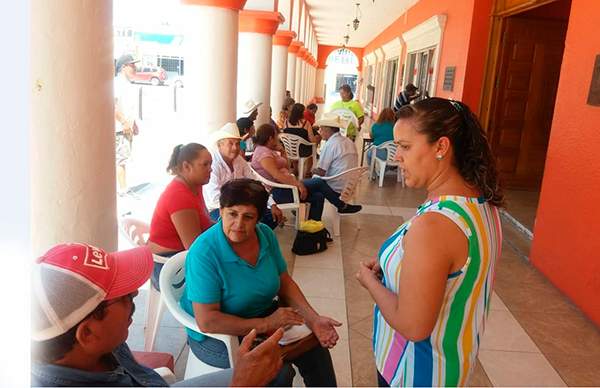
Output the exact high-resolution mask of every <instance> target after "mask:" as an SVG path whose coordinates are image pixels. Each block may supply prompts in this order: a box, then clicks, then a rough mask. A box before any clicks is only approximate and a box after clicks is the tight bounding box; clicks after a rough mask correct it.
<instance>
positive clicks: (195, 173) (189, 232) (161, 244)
mask: <svg viewBox="0 0 600 388" xmlns="http://www.w3.org/2000/svg"><path fill="white" fill-rule="evenodd" d="M211 163H212V158H211V156H210V152H208V150H207V149H206V147H204V146H203V145H201V144H197V143H189V144H187V145H183V144H180V145H178V146H176V147H175V148H174V149H173V153H172V154H171V159H170V160H169V165H168V167H167V172H168V173H170V174H172V175H175V178H173V180H172V181H171V183H169V184H168V185H167V187H166V188H165V191H164V192H163V193H162V194H161V195H160V198H159V199H158V202H157V203H156V208H155V209H154V214H153V215H152V221H151V222H150V236H149V237H148V248H150V250H151V251H152V253H154V254H157V255H160V256H164V257H171V256H173V255H174V254H176V253H177V252H181V251H184V250H186V249H190V247H191V246H192V243H193V242H194V241H195V240H196V238H197V237H198V236H199V235H200V234H201V233H202V232H204V231H206V230H207V229H208V228H210V227H211V226H212V224H213V222H212V221H211V220H210V218H209V215H208V210H207V209H206V205H205V204H204V197H203V196H202V186H203V185H205V184H207V183H208V181H209V180H210V173H211V171H212V170H211ZM162 267H163V264H161V263H154V273H153V274H152V285H153V286H154V288H156V289H157V290H159V291H160V289H159V286H158V276H159V274H160V270H161V269H162Z"/></svg>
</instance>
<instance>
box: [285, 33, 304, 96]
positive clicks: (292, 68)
mask: <svg viewBox="0 0 600 388" xmlns="http://www.w3.org/2000/svg"><path fill="white" fill-rule="evenodd" d="M303 45H304V43H303V42H300V41H297V40H294V41H292V43H291V44H290V47H289V48H288V69H287V82H286V85H287V90H289V91H290V94H291V96H292V97H293V96H295V95H296V62H297V61H296V58H297V55H298V51H299V50H300V48H301V47H302V46H303Z"/></svg>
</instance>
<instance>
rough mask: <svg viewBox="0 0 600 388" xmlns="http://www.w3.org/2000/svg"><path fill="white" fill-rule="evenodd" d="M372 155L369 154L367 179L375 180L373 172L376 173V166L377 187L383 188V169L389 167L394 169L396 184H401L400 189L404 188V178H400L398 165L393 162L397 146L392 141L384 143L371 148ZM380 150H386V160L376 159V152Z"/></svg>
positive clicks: (400, 173) (400, 172)
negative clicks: (369, 169) (369, 162)
mask: <svg viewBox="0 0 600 388" xmlns="http://www.w3.org/2000/svg"><path fill="white" fill-rule="evenodd" d="M371 149H372V151H371V152H372V153H371V166H370V167H371V171H370V172H369V179H375V171H377V168H375V164H377V166H378V167H379V187H383V177H384V175H385V167H386V166H389V167H396V168H397V170H396V180H397V181H398V182H402V187H405V185H404V178H403V177H402V171H401V168H400V163H399V162H396V161H394V155H396V151H397V150H398V145H397V144H395V143H394V142H393V141H391V140H390V141H386V142H385V143H383V144H380V145H378V146H372V147H371ZM381 149H385V150H387V158H386V159H385V160H383V159H380V158H378V157H377V150H381Z"/></svg>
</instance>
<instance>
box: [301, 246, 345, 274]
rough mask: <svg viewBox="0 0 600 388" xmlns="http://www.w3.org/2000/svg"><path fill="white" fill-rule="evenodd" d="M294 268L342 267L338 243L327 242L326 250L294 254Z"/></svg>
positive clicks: (340, 250) (340, 249)
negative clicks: (308, 253) (310, 253)
mask: <svg viewBox="0 0 600 388" xmlns="http://www.w3.org/2000/svg"><path fill="white" fill-rule="evenodd" d="M294 263H295V266H296V268H323V269H342V267H343V265H342V264H343V263H342V247H341V245H340V244H335V243H331V244H329V243H328V244H327V250H325V251H323V252H319V253H315V254H314V255H306V256H296V257H295V260H294Z"/></svg>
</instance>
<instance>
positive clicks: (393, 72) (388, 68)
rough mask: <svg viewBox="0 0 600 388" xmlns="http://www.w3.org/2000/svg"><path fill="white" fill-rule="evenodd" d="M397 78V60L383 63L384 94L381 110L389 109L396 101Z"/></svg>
mask: <svg viewBox="0 0 600 388" xmlns="http://www.w3.org/2000/svg"><path fill="white" fill-rule="evenodd" d="M397 77H398V58H394V59H390V60H388V61H387V62H386V63H385V92H384V93H385V94H384V99H383V107H382V108H391V107H392V106H393V105H394V102H395V101H396V89H397V85H398V84H397V82H396V81H397Z"/></svg>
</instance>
